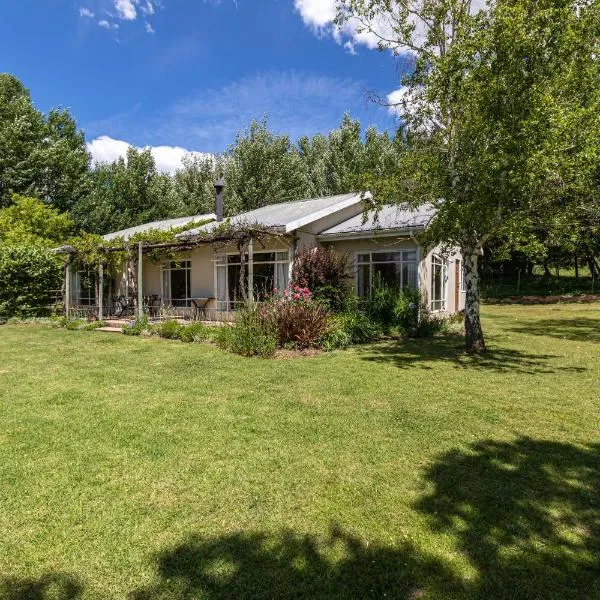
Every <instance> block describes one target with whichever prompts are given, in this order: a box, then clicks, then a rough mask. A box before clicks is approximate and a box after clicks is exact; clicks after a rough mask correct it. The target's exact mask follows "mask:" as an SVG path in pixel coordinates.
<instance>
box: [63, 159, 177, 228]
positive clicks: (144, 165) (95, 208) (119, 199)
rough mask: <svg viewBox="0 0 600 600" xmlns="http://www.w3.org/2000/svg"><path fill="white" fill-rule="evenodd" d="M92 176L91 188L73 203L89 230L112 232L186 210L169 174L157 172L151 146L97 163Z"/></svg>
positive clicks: (81, 223) (77, 216)
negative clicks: (174, 190)
mask: <svg viewBox="0 0 600 600" xmlns="http://www.w3.org/2000/svg"><path fill="white" fill-rule="evenodd" d="M89 178H90V181H89V184H88V189H89V192H88V193H87V195H86V196H85V197H84V198H83V199H82V200H81V202H79V203H78V204H77V205H76V206H75V207H74V209H73V216H74V219H75V221H76V223H77V225H78V226H79V227H80V228H82V229H84V230H86V231H88V232H90V233H99V234H104V233H109V232H111V231H117V230H120V229H126V228H128V227H133V226H135V225H141V224H142V223H147V222H150V221H155V220H160V219H166V218H169V217H176V216H180V215H181V213H182V211H184V208H183V207H182V206H180V205H179V204H178V201H177V199H176V198H175V197H174V194H173V189H172V185H171V180H170V178H169V177H168V176H167V175H162V174H160V173H158V172H157V170H156V165H155V162H154V158H153V157H152V153H151V152H150V150H149V149H146V150H137V149H136V148H133V147H130V148H128V150H127V156H126V158H119V159H118V160H117V161H115V162H113V163H108V164H101V165H98V166H96V168H95V169H94V170H92V171H91V173H90V176H89Z"/></svg>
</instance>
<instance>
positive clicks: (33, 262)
mask: <svg viewBox="0 0 600 600" xmlns="http://www.w3.org/2000/svg"><path fill="white" fill-rule="evenodd" d="M61 275H62V270H61V261H60V259H59V258H58V257H57V256H56V255H55V254H52V252H50V250H48V249H46V248H44V247H42V246H35V245H34V246H29V245H12V246H6V245H4V244H0V315H4V316H23V317H27V316H36V315H43V314H47V313H48V312H49V311H50V310H51V305H52V304H53V302H54V294H55V292H56V290H58V289H59V288H60V283H61Z"/></svg>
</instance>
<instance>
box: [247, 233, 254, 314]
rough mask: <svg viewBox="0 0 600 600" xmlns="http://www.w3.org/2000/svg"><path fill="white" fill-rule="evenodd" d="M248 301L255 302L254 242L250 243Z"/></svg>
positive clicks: (250, 241)
mask: <svg viewBox="0 0 600 600" xmlns="http://www.w3.org/2000/svg"><path fill="white" fill-rule="evenodd" d="M248 300H249V301H250V302H251V303H252V302H254V242H253V240H252V238H250V240H249V241H248Z"/></svg>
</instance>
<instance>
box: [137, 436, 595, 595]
mask: <svg viewBox="0 0 600 600" xmlns="http://www.w3.org/2000/svg"><path fill="white" fill-rule="evenodd" d="M424 484H426V485H427V486H428V488H427V489H428V491H427V494H426V495H425V496H424V497H423V498H422V499H421V500H420V501H419V502H418V504H417V505H416V508H417V510H419V511H420V512H421V513H422V514H424V515H425V516H426V517H427V521H428V522H429V525H430V526H431V528H432V531H433V532H435V533H438V534H440V535H442V534H443V535H444V536H447V537H448V539H451V540H453V541H454V542H455V544H456V546H457V550H458V551H459V552H460V553H461V554H462V555H463V557H464V558H465V559H466V560H467V561H468V563H469V564H470V565H471V566H472V567H473V569H474V576H471V577H465V576H464V574H463V573H464V572H462V573H461V572H460V571H457V566H456V563H455V562H454V563H453V562H451V561H450V560H447V559H443V558H440V557H434V556H432V554H431V553H430V550H427V551H421V550H419V549H418V548H417V547H415V546H413V545H411V544H408V543H405V542H403V543H401V544H400V545H397V546H392V545H390V546H386V545H380V544H367V543H366V542H364V541H362V540H360V539H358V538H356V537H354V536H352V535H351V534H349V533H347V532H344V531H343V530H341V529H340V528H339V527H334V528H333V529H332V531H331V534H330V535H329V536H328V537H327V538H323V537H317V536H313V535H298V534H297V533H294V532H291V531H288V532H283V533H280V534H267V533H260V532H258V533H248V532H240V533H232V534H229V535H224V536H222V537H209V538H203V537H200V536H190V537H189V538H187V539H185V540H184V541H183V543H182V544H180V545H179V546H177V547H174V548H170V549H166V550H165V551H163V552H162V553H160V554H159V555H158V556H157V581H156V583H155V585H151V586H148V587H145V588H142V589H138V590H136V591H133V592H131V593H130V594H129V595H128V598H129V599H130V600H167V599H170V600H188V599H190V600H191V599H192V598H205V599H208V600H225V599H227V600H230V599H234V598H235V599H237V598H246V599H251V598H252V599H257V600H261V599H267V598H269V599H275V598H277V599H292V598H294V599H309V598H310V599H312V598H337V599H340V600H346V599H347V600H349V599H355V598H356V599H359V598H394V599H398V600H417V599H419V598H428V599H432V598H436V599H440V600H450V599H454V600H467V599H469V600H536V599H537V600H594V599H596V600H597V599H599V598H600V562H599V561H600V445H594V446H588V447H576V446H573V445H570V444H561V443H556V442H551V441H536V440H531V439H528V438H518V439H517V440H515V441H513V442H498V441H493V440H486V441H481V442H477V443H474V444H472V445H470V446H469V447H468V448H467V449H466V450H455V451H451V452H448V453H445V454H443V455H441V456H440V457H438V458H437V459H436V460H435V461H434V462H433V463H432V465H431V466H430V467H429V468H428V469H427V470H426V472H425V477H424Z"/></svg>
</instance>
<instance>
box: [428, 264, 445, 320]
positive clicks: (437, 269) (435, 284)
mask: <svg viewBox="0 0 600 600" xmlns="http://www.w3.org/2000/svg"><path fill="white" fill-rule="evenodd" d="M447 287H448V265H447V262H446V261H445V260H444V259H443V258H442V257H441V256H438V255H437V254H434V255H432V257H431V310H434V311H437V310H446V295H447V293H446V292H447Z"/></svg>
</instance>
